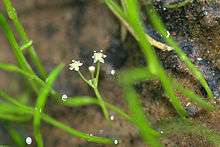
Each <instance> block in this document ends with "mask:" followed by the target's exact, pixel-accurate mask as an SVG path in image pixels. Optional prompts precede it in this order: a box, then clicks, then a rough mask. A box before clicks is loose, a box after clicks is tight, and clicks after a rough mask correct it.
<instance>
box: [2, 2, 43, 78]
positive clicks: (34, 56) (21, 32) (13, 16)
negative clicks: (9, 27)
mask: <svg viewBox="0 0 220 147" xmlns="http://www.w3.org/2000/svg"><path fill="white" fill-rule="evenodd" d="M3 3H4V6H5V7H6V10H7V12H8V15H9V17H10V19H11V20H12V22H13V24H14V26H15V28H16V30H17V32H18V34H19V36H20V37H21V40H22V42H23V43H28V42H29V41H30V39H29V38H28V36H27V34H26V32H25V30H24V27H23V25H22V24H21V22H20V21H19V19H18V16H17V12H16V10H15V8H14V7H13V6H12V3H11V1H10V0H3ZM28 53H29V55H30V57H31V58H30V59H31V61H32V62H33V63H34V65H35V66H36V68H37V70H38V71H39V72H40V74H41V76H42V78H43V79H46V77H47V72H46V70H45V69H44V67H43V65H42V63H41V61H40V59H39V57H38V55H37V53H36V51H35V49H34V47H33V45H30V47H28Z"/></svg>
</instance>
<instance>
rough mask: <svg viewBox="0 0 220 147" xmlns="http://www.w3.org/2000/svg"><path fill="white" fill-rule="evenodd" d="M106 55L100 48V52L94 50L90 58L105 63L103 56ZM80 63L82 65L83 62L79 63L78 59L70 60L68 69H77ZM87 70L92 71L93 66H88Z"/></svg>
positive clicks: (95, 61) (93, 69)
mask: <svg viewBox="0 0 220 147" xmlns="http://www.w3.org/2000/svg"><path fill="white" fill-rule="evenodd" d="M106 57H107V56H106V55H105V54H103V53H102V50H100V52H96V51H94V54H93V56H92V58H93V59H94V63H97V62H101V63H105V60H104V58H106ZM82 65H83V63H81V62H80V61H76V60H72V63H71V64H69V66H70V67H69V69H70V70H75V71H79V68H80V66H82ZM89 71H91V72H94V71H95V66H90V67H89Z"/></svg>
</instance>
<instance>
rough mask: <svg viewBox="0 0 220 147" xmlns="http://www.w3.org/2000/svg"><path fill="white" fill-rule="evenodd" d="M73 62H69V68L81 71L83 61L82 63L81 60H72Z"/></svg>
mask: <svg viewBox="0 0 220 147" xmlns="http://www.w3.org/2000/svg"><path fill="white" fill-rule="evenodd" d="M72 62H73V63H71V64H69V66H70V67H69V69H70V70H75V71H79V67H80V66H82V65H83V63H81V62H80V61H75V60H72Z"/></svg>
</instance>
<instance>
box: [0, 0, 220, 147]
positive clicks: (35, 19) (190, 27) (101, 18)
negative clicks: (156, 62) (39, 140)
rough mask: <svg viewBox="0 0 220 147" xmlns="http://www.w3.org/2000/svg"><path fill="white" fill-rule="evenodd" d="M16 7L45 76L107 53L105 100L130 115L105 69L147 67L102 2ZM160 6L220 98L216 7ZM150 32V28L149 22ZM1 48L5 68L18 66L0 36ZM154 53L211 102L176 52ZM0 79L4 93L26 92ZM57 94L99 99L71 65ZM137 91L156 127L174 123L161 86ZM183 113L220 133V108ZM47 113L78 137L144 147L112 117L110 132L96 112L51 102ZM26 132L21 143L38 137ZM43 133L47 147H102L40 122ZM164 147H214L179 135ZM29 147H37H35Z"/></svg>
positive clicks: (35, 1)
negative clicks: (168, 121)
mask: <svg viewBox="0 0 220 147" xmlns="http://www.w3.org/2000/svg"><path fill="white" fill-rule="evenodd" d="M15 5H16V7H17V9H18V12H19V16H20V18H21V20H22V22H23V24H24V26H25V28H26V30H27V32H28V34H29V35H30V37H31V39H33V40H34V46H35V48H36V49H37V52H38V53H39V55H40V57H41V59H42V61H43V64H44V65H45V67H46V69H47V70H48V71H50V70H51V69H52V68H53V67H54V66H56V65H57V64H59V63H61V62H63V63H65V64H66V65H68V64H69V63H70V62H71V60H72V59H80V60H82V61H83V62H84V63H85V66H89V65H90V64H91V63H92V60H91V56H92V52H93V49H103V50H104V51H105V52H106V54H107V55H108V59H107V60H108V63H107V64H106V65H105V67H104V68H103V71H102V78H101V82H100V89H101V93H102V94H103V95H104V97H105V99H106V100H108V101H109V102H111V103H113V104H115V105H117V106H119V107H121V108H124V110H127V108H126V103H125V102H124V99H123V93H122V89H121V88H120V87H119V86H118V84H117V81H116V78H115V77H113V76H111V75H110V74H109V71H108V69H109V68H115V69H116V72H119V71H120V70H122V69H127V68H132V67H134V66H135V67H137V66H142V65H145V63H146V61H145V60H144V58H143V56H142V54H141V52H140V49H138V45H137V44H136V42H135V40H134V39H133V38H132V36H130V35H128V36H127V37H126V39H125V40H124V41H122V40H121V36H120V33H119V32H120V23H119V22H118V20H117V19H116V18H115V17H114V16H113V15H112V13H111V12H110V11H109V10H108V8H107V7H106V6H105V5H104V3H103V2H101V1H91V0H63V1H61V0H54V1H46V0H25V1H16V4H15ZM155 6H156V7H157V8H158V12H159V13H160V14H161V15H162V18H163V20H164V21H165V22H166V26H167V28H168V30H169V31H170V34H171V35H172V36H173V37H174V38H175V39H176V40H177V41H178V42H179V43H180V45H181V47H182V48H183V49H184V51H185V52H186V54H187V55H188V56H189V57H190V58H191V59H192V60H193V62H194V63H195V64H196V65H197V66H198V67H199V68H200V69H201V71H202V72H203V73H204V75H205V77H206V79H207V81H208V83H209V84H210V87H211V88H212V90H213V91H214V92H215V95H216V97H217V98H219V93H220V77H219V76H220V74H219V73H220V72H219V70H220V41H219V39H220V30H219V28H220V25H219V18H220V15H219V13H220V9H219V8H218V7H217V5H212V4H207V3H205V2H200V3H197V2H194V3H193V4H190V5H189V6H187V7H186V8H180V9H177V10H170V9H164V8H163V7H162V4H161V2H157V3H155ZM146 25H147V26H149V25H148V23H147V19H146ZM148 28H149V29H150V31H149V33H150V35H152V36H154V37H155V38H156V39H157V40H160V38H159V36H158V35H156V34H155V32H153V31H152V29H151V28H150V27H148ZM0 44H1V54H0V61H1V62H10V63H13V62H14V58H13V55H12V54H11V52H9V48H8V45H7V42H6V39H5V38H4V36H3V34H2V33H0ZM156 50H157V54H158V56H159V57H160V59H161V62H162V64H163V65H164V67H165V68H166V70H167V71H168V72H169V73H170V74H172V75H173V76H174V77H176V78H177V79H178V80H179V81H180V82H182V83H183V84H184V85H186V86H188V87H190V88H191V89H194V90H195V91H196V92H197V93H198V94H202V95H204V96H205V95H206V93H205V92H204V90H203V89H202V88H201V86H200V85H199V83H198V82H197V81H196V80H195V78H193V76H192V75H191V73H189V72H188V70H187V68H186V67H185V66H184V64H182V63H181V61H180V60H179V59H178V57H177V56H176V54H175V53H174V52H172V51H171V52H162V51H160V50H159V49H156ZM201 59H202V60H201ZM84 70H86V68H85V69H84ZM11 79H13V80H11ZM0 80H1V82H0V88H1V89H5V90H7V91H10V92H11V93H14V94H18V93H19V94H22V92H18V91H21V90H22V87H21V86H19V85H18V84H16V81H17V80H20V78H18V77H17V76H16V75H14V74H13V75H11V74H7V73H4V72H1V73H0ZM55 89H57V90H58V91H60V92H61V94H64V93H65V94H67V95H68V96H78V95H90V96H93V95H94V94H93V93H92V91H91V90H90V89H89V88H88V87H87V86H86V85H85V83H83V82H82V81H81V80H79V76H78V75H77V74H75V73H74V72H70V71H69V70H68V67H67V66H66V68H65V70H64V71H63V72H62V74H61V76H60V77H59V78H58V80H57V82H56V85H55ZM136 89H137V91H138V92H139V93H140V95H141V100H142V102H143V107H144V110H145V112H146V113H147V114H148V115H149V119H150V120H151V122H152V123H155V122H157V121H159V120H162V119H164V118H170V117H174V116H177V114H176V112H175V110H174V109H173V108H172V106H171V105H170V103H169V102H168V100H167V98H166V96H165V95H164V93H163V90H162V88H161V86H160V83H159V82H158V81H148V82H144V83H140V84H137V85H136ZM180 97H181V96H180ZM181 101H182V102H183V104H184V105H186V103H187V101H186V100H185V98H184V97H181ZM186 109H187V111H188V112H189V113H190V115H191V116H192V117H193V118H194V119H195V120H200V121H201V122H203V123H205V124H206V125H207V126H209V127H210V128H212V129H214V130H216V131H218V132H220V125H219V124H220V118H219V117H220V111H219V109H217V110H216V111H215V112H212V113H206V112H203V111H199V110H198V109H197V108H195V107H193V106H189V107H187V108H186ZM47 111H48V113H49V114H50V115H51V116H53V117H54V118H56V119H58V120H60V121H62V122H65V123H66V124H68V125H70V126H71V127H73V128H76V129H77V130H81V131H84V132H88V133H91V134H94V135H99V136H107V137H113V138H117V139H120V144H119V145H118V146H120V147H133V146H136V147H144V146H145V145H144V144H143V142H142V140H141V138H140V137H139V135H138V132H137V130H136V129H135V128H134V127H133V126H132V125H130V124H129V123H128V122H126V121H124V120H123V119H121V118H120V117H119V116H117V115H115V114H114V113H113V112H111V113H112V115H114V117H115V119H114V121H113V123H112V127H109V126H108V124H107V123H106V121H105V120H104V119H103V116H102V114H101V111H100V109H99V108H98V107H96V106H87V107H80V108H67V107H63V106H60V105H55V104H53V103H51V102H49V103H48V104H47ZM29 126H30V127H29V129H28V130H29V131H28V132H24V131H23V132H24V136H31V137H32V138H33V134H32V130H31V123H30V124H29ZM42 132H43V137H44V142H45V146H47V147H61V146H62V147H99V146H100V147H101V146H105V145H99V144H95V143H88V142H85V141H82V140H80V139H78V138H75V137H72V136H70V135H69V134H67V133H65V132H63V131H61V130H60V129H56V128H54V127H52V126H49V125H47V124H45V123H43V126H42ZM0 137H1V136H0ZM5 140H6V141H5V142H4V141H3V142H2V144H7V143H8V142H7V138H6V139H5ZM162 142H163V143H164V145H166V146H195V147H198V146H201V147H203V146H204V147H207V146H212V145H211V144H210V143H209V142H208V141H206V140H205V139H204V138H201V137H198V136H195V135H193V134H189V135H186V134H185V135H184V134H181V135H176V134H174V135H172V136H169V137H167V138H166V139H164V140H162ZM32 145H33V146H34V143H33V144H32Z"/></svg>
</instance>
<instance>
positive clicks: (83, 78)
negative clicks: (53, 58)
mask: <svg viewBox="0 0 220 147" xmlns="http://www.w3.org/2000/svg"><path fill="white" fill-rule="evenodd" d="M78 73H79V75H80V77H81V78H82V80H83V81H84V82H86V83H87V84H88V85H89V86H91V87H93V86H92V85H91V84H90V83H89V81H88V80H86V78H85V77H84V76H83V74H82V73H81V72H80V71H78Z"/></svg>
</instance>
